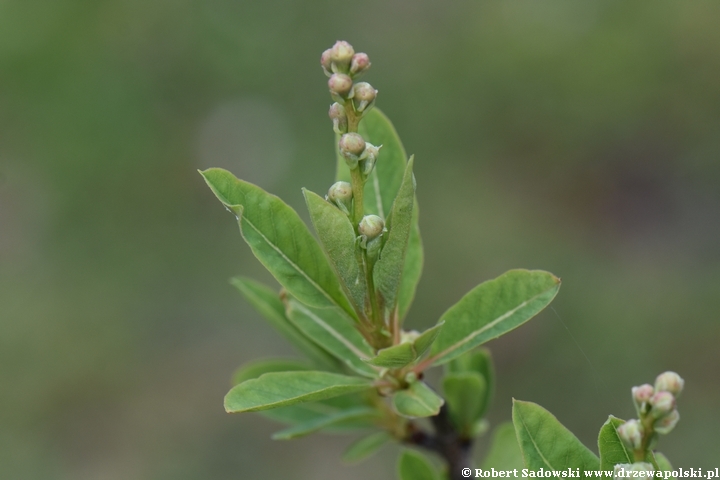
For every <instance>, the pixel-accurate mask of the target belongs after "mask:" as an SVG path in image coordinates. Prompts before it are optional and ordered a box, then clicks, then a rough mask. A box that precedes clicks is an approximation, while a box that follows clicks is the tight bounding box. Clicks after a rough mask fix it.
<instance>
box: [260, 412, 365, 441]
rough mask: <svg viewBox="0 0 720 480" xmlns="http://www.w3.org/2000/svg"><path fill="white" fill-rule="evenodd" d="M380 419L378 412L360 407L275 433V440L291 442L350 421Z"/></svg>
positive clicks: (273, 437)
mask: <svg viewBox="0 0 720 480" xmlns="http://www.w3.org/2000/svg"><path fill="white" fill-rule="evenodd" d="M377 417H378V411H377V410H375V409H373V408H369V407H360V408H355V409H352V410H344V411H340V412H337V413H335V414H333V415H328V416H327V417H322V418H315V419H312V420H309V421H306V422H303V423H301V424H299V425H294V426H292V427H290V428H286V429H285V430H282V431H280V432H277V433H274V434H273V436H272V439H273V440H291V439H293V438H299V437H303V436H305V435H309V434H311V433H314V432H317V431H318V430H322V429H324V428H327V427H331V426H333V425H337V424H341V423H343V422H346V421H348V420H357V419H374V418H377Z"/></svg>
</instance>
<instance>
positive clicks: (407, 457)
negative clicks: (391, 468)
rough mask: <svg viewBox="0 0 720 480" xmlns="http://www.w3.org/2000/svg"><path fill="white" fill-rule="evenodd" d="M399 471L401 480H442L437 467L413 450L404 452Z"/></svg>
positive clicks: (399, 460) (401, 455)
mask: <svg viewBox="0 0 720 480" xmlns="http://www.w3.org/2000/svg"><path fill="white" fill-rule="evenodd" d="M397 470H398V478H399V479H400V480H440V474H439V473H438V472H437V470H435V466H434V465H433V464H432V463H430V461H429V460H428V459H427V458H425V457H424V456H423V455H422V454H420V453H418V452H415V451H413V450H404V451H403V452H402V453H401V454H400V458H399V459H398V467H397Z"/></svg>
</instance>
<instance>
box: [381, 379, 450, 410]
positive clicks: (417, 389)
mask: <svg viewBox="0 0 720 480" xmlns="http://www.w3.org/2000/svg"><path fill="white" fill-rule="evenodd" d="M392 403H393V406H394V407H395V411H396V412H397V413H399V414H400V415H402V416H404V417H410V418H417V417H431V416H433V415H437V414H438V413H439V412H440V407H442V405H443V403H444V401H443V399H442V398H440V397H439V396H438V395H437V393H435V392H434V391H433V390H432V389H431V388H430V387H428V386H427V385H426V384H425V383H424V382H421V381H417V382H413V383H411V384H410V387H408V388H407V389H405V390H399V391H397V392H395V394H394V395H393V397H392Z"/></svg>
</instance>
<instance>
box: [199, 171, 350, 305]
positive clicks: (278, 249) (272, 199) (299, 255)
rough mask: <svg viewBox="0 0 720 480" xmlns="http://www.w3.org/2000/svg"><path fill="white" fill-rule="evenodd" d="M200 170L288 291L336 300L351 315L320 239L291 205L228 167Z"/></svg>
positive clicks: (304, 298)
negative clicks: (312, 233) (225, 168)
mask: <svg viewBox="0 0 720 480" xmlns="http://www.w3.org/2000/svg"><path fill="white" fill-rule="evenodd" d="M200 173H201V174H202V176H203V177H204V178H205V181H206V182H207V184H208V186H209V187H210V188H211V189H212V191H213V193H215V196H216V197H217V198H218V199H219V200H220V201H221V202H222V203H223V204H224V205H225V206H226V207H227V208H228V209H229V210H230V211H232V212H233V213H234V214H235V216H236V217H237V218H238V223H239V225H240V232H241V233H242V236H243V238H244V239H245V241H246V242H247V243H248V245H250V248H251V249H252V251H253V253H254V254H255V256H256V257H257V258H258V260H260V262H261V263H262V264H263V265H264V266H265V268H267V269H268V271H270V273H272V274H273V276H274V277H275V278H276V279H277V281H278V282H280V284H281V285H282V286H283V287H285V288H286V289H287V291H288V292H290V293H291V294H292V295H293V296H295V297H296V298H298V299H299V300H300V301H301V302H303V303H307V304H308V305H312V306H314V307H329V306H338V307H340V308H341V309H343V310H344V311H346V312H347V313H348V314H349V315H350V316H351V317H353V318H355V311H354V310H353V309H352V307H351V306H350V303H349V302H348V300H347V298H346V297H345V294H344V293H343V292H342V289H341V288H340V283H339V282H338V281H337V278H336V277H335V273H334V272H333V270H332V267H331V266H330V264H329V263H328V261H327V258H326V257H325V255H324V254H323V252H322V249H321V248H320V245H318V243H317V241H316V240H315V239H314V238H313V236H312V235H311V234H310V231H309V230H308V229H307V227H306V226H305V224H304V223H303V222H302V220H301V219H300V217H299V216H298V214H297V213H296V212H295V210H293V209H292V208H290V207H289V206H287V205H286V204H285V203H284V202H283V201H282V200H280V199H279V198H278V197H276V196H275V195H271V194H269V193H267V192H266V191H265V190H263V189H262V188H260V187H258V186H256V185H253V184H252V183H248V182H245V181H243V180H239V179H237V178H235V176H234V175H233V174H232V173H230V172H228V171H227V170H223V169H221V168H211V169H208V170H205V171H203V172H200Z"/></svg>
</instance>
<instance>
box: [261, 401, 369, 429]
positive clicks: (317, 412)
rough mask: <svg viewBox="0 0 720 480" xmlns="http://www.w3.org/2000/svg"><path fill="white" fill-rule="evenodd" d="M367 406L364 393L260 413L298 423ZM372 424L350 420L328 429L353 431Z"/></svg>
mask: <svg viewBox="0 0 720 480" xmlns="http://www.w3.org/2000/svg"><path fill="white" fill-rule="evenodd" d="M366 406H367V403H366V402H365V400H364V399H363V395H362V394H358V395H343V396H340V397H334V398H326V399H324V400H320V401H318V402H308V403H296V404H294V405H289V406H286V407H280V408H273V409H271V410H263V411H261V412H258V413H259V414H260V415H262V416H264V417H267V418H270V419H272V420H275V421H277V422H281V423H286V424H290V425H297V424H300V423H305V422H307V421H310V420H314V419H320V418H326V417H329V416H332V415H336V414H338V413H339V412H341V411H344V410H351V409H355V408H359V407H366ZM370 426H372V423H367V422H362V421H354V422H350V421H348V422H344V423H342V424H337V425H332V426H330V427H328V429H329V430H338V431H352V430H357V428H368V427H370Z"/></svg>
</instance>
